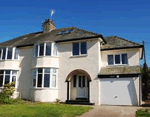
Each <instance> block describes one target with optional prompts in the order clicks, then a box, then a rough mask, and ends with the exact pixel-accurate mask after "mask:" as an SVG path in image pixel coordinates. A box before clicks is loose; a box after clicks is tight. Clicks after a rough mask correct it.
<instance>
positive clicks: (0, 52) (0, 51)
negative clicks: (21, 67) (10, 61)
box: [0, 48, 2, 59]
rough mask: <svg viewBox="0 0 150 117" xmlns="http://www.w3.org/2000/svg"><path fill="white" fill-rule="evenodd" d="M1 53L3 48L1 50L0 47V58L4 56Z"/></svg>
mask: <svg viewBox="0 0 150 117" xmlns="http://www.w3.org/2000/svg"><path fill="white" fill-rule="evenodd" d="M1 54H2V50H1V48H0V59H1V56H2V55H1Z"/></svg>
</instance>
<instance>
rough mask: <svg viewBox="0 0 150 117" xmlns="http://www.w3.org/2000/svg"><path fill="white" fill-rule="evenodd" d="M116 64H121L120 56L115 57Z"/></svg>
mask: <svg viewBox="0 0 150 117" xmlns="http://www.w3.org/2000/svg"><path fill="white" fill-rule="evenodd" d="M115 64H120V55H115Z"/></svg>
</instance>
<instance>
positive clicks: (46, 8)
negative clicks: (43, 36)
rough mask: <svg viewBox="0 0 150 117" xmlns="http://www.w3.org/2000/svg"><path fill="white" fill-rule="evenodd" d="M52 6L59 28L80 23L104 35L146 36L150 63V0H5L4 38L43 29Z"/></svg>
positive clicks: (0, 17) (1, 15)
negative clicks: (42, 25) (43, 23)
mask: <svg viewBox="0 0 150 117" xmlns="http://www.w3.org/2000/svg"><path fill="white" fill-rule="evenodd" d="M50 9H55V10H56V13H55V14H54V16H53V20H54V22H55V24H56V27H57V28H63V27H70V26H76V27H79V28H83V29H86V30H90V31H93V32H97V33H101V34H103V35H104V36H112V35H117V36H120V37H123V38H126V39H129V40H132V41H135V42H139V43H141V42H142V40H144V41H145V42H146V57H147V63H148V65H149V66H150V53H149V50H150V40H149V34H150V0H74V1H72V0H1V1H0V42H3V41H6V40H9V39H12V38H14V37H17V36H20V35H23V34H27V33H31V32H36V31H41V30H42V29H41V23H42V22H43V21H44V20H45V19H46V18H49V17H50ZM141 63H143V62H142V61H141Z"/></svg>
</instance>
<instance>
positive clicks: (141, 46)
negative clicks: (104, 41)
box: [101, 45, 144, 51]
mask: <svg viewBox="0 0 150 117" xmlns="http://www.w3.org/2000/svg"><path fill="white" fill-rule="evenodd" d="M143 47H144V46H143V45H139V46H128V47H116V48H104V49H101V51H107V50H118V49H131V48H143Z"/></svg>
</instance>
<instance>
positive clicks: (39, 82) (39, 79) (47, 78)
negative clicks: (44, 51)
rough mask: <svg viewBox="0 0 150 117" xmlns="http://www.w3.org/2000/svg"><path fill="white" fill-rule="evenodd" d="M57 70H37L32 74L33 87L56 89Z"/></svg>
mask: <svg viewBox="0 0 150 117" xmlns="http://www.w3.org/2000/svg"><path fill="white" fill-rule="evenodd" d="M56 79H57V69H56V68H36V69H34V70H33V73H32V86H33V87H41V88H56V85H57V82H56V81H57V80H56Z"/></svg>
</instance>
